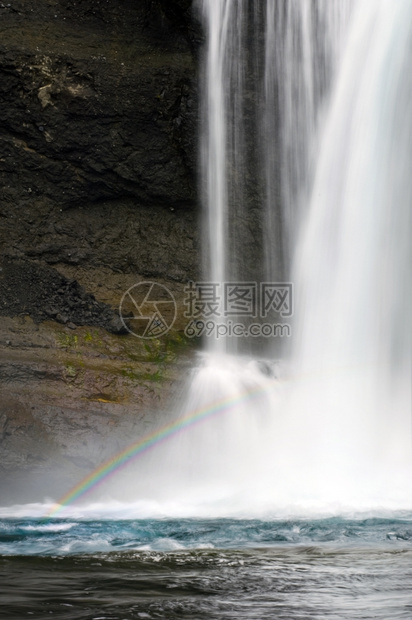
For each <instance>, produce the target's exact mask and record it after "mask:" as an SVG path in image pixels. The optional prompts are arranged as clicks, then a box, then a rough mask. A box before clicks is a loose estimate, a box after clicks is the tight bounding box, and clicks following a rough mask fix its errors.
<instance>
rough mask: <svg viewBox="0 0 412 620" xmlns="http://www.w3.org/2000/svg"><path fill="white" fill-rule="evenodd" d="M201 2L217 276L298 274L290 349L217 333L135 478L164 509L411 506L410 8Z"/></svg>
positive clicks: (210, 245) (240, 511) (214, 512)
mask: <svg viewBox="0 0 412 620" xmlns="http://www.w3.org/2000/svg"><path fill="white" fill-rule="evenodd" d="M200 8H201V16H202V19H203V23H204V24H205V31H206V39H207V42H206V46H205V54H204V65H203V100H204V104H203V111H202V114H203V119H202V121H203V122H202V170H203V181H202V184H201V188H202V193H203V200H204V211H205V214H206V217H205V222H204V229H205V255H206V258H205V278H206V282H207V283H209V284H210V283H213V282H214V283H215V284H216V286H217V285H218V284H221V283H224V282H233V280H238V281H244V282H249V283H250V282H252V283H253V280H254V279H255V280H256V281H257V282H262V281H263V282H264V283H265V282H267V280H268V279H269V280H270V281H271V282H275V283H276V282H279V280H278V279H279V278H281V277H286V276H288V277H291V279H292V280H293V284H294V287H295V306H294V311H295V317H294V322H293V324H292V327H293V334H292V343H291V346H290V347H286V348H284V351H287V352H288V355H287V356H285V358H284V359H282V360H280V361H279V360H278V359H277V357H278V353H279V348H276V346H275V344H273V339H272V340H271V339H270V338H268V341H269V346H267V345H266V346H265V347H264V346H263V343H262V339H261V340H256V341H255V342H256V343H257V344H258V345H259V347H260V346H261V345H262V347H261V348H260V349H259V347H257V346H255V349H254V351H253V354H252V353H251V348H249V351H248V353H247V354H245V351H244V350H243V351H242V348H241V346H239V345H238V344H237V343H234V342H233V341H231V340H230V338H222V339H220V340H218V339H213V338H211V339H209V346H207V347H205V348H206V354H204V355H203V357H202V360H201V362H200V363H199V366H198V367H197V368H196V369H194V371H193V376H192V378H191V382H190V386H189V389H188V393H187V394H186V395H185V397H184V399H183V404H182V403H180V404H179V414H178V417H179V416H180V419H181V420H182V426H183V425H184V426H185V428H186V431H185V432H184V433H183V432H182V433H180V434H179V436H178V437H176V438H175V440H174V441H173V442H170V444H168V445H165V446H162V447H158V448H157V450H156V453H155V454H153V455H152V456H151V457H150V456H147V457H144V460H143V461H142V463H143V464H141V465H142V467H144V474H143V475H141V476H139V477H138V478H137V477H136V476H135V474H134V473H133V474H132V476H133V480H131V483H133V485H134V487H135V488H136V491H137V493H138V496H139V497H140V498H143V499H144V498H147V499H145V501H146V504H145V506H146V508H145V509H144V510H146V513H148V514H156V515H158V514H161V515H172V516H219V517H221V516H233V515H235V516H247V517H250V516H262V515H263V516H276V517H277V516H281V515H289V516H290V515H292V514H294V515H296V514H298V515H299V514H308V513H311V514H314V513H315V514H320V513H323V514H324V513H325V512H326V513H328V514H330V513H335V514H336V513H338V512H344V511H369V510H374V511H379V512H380V513H381V512H382V510H385V509H411V507H412V485H411V482H412V433H411V386H410V380H411V324H410V316H411V283H410V277H409V274H410V265H411V251H410V247H411V241H410V239H411V237H410V233H411V226H410V224H411V221H410V218H411V215H410V205H411V197H412V191H411V185H412V175H411V174H410V171H411V163H412V162H411V151H412V117H411V115H410V110H409V106H410V101H411V100H412V79H411V73H410V71H409V66H408V65H409V59H410V52H411V45H412V43H411V42H412V36H411V35H412V19H411V17H412V5H411V2H410V0H397V1H396V3H394V2H393V1H392V0H374V1H373V2H371V1H370V0H357V1H356V3H353V6H352V3H351V2H349V1H346V0H312V1H309V0H296V1H295V0H267V1H266V0H259V1H255V2H251V1H250V2H249V1H247V0H243V1H242V0H202V1H201V3H200ZM281 239H282V240H283V245H280V240H281ZM292 257H293V258H292ZM261 303H262V305H264V304H263V301H262V300H261ZM239 307H240V306H239ZM257 310H259V311H262V307H260V308H259V307H258V308H257ZM219 320H222V321H223V322H225V321H226V327H227V326H228V325H229V320H230V319H229V318H228V317H222V318H221V319H219ZM254 320H256V321H257V320H258V319H257V318H256V317H254ZM262 320H267V319H266V317H263V319H262ZM238 340H240V339H238ZM243 340H247V338H244V339H243ZM222 403H226V404H225V405H224V406H222ZM199 412H200V413H199ZM199 416H200V417H199ZM199 419H200V420H201V423H199ZM194 420H196V424H194V423H192V422H193V421H194ZM136 479H137V481H136ZM126 493H127V491H126ZM143 499H142V501H143ZM144 510H143V514H146V513H145V512H144Z"/></svg>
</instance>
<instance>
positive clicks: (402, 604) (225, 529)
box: [0, 513, 412, 620]
mask: <svg viewBox="0 0 412 620" xmlns="http://www.w3.org/2000/svg"><path fill="white" fill-rule="evenodd" d="M0 552H1V554H2V556H1V559H0V593H1V599H2V608H1V610H0V615H1V617H3V618H18V619H22V618H29V617H34V618H42V619H43V618H50V617H59V618H67V619H70V620H80V619H84V620H86V619H87V620H92V619H94V620H134V619H138V618H147V619H149V618H153V619H155V618H162V619H186V618H188V619H189V618H190V619H192V620H200V619H205V620H206V619H208V620H214V619H222V620H223V619H224V620H234V619H245V620H252V619H254V618H256V619H259V620H262V619H265V618H267V619H275V618H276V619H277V618H279V619H309V618H313V619H315V618H316V619H317V620H323V619H331V620H332V619H333V620H338V619H342V620H343V619H347V620H356V619H359V620H360V619H362V620H372V619H375V618H376V619H378V618H379V619H382V620H400V619H405V620H406V619H408V620H409V619H410V618H411V617H412V514H411V513H409V514H407V513H398V514H391V515H390V514H387V515H386V516H385V517H379V518H377V517H373V516H372V515H352V516H350V515H347V516H346V517H345V518H341V517H330V518H321V519H311V520H307V519H303V518H294V519H285V520H269V521H261V520H241V519H219V520H213V519H183V520H175V519H172V520H168V519H164V520H118V519H116V520H84V519H83V520H82V519H81V518H77V519H76V518H66V519H56V520H53V521H45V520H42V519H38V518H28V517H26V518H22V517H20V518H3V519H1V521H0Z"/></svg>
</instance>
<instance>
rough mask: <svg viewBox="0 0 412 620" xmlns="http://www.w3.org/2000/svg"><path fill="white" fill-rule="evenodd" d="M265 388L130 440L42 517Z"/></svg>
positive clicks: (55, 511)
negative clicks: (130, 442)
mask: <svg viewBox="0 0 412 620" xmlns="http://www.w3.org/2000/svg"><path fill="white" fill-rule="evenodd" d="M266 389H267V388H262V387H259V388H256V389H254V390H251V391H248V392H245V393H244V394H241V395H237V396H230V397H226V398H223V399H221V400H219V401H216V402H214V403H213V404H211V405H210V404H209V405H208V406H207V407H202V408H201V409H197V410H196V411H194V412H191V413H189V414H188V415H186V416H185V417H183V418H180V419H178V420H175V421H173V422H171V423H170V424H167V425H166V426H163V427H162V428H160V429H158V430H156V431H155V432H153V433H151V434H149V435H146V436H145V437H143V439H139V440H138V441H136V442H134V443H132V444H131V445H129V446H128V447H127V448H124V449H123V450H122V451H121V452H119V453H118V454H116V455H115V456H113V457H112V458H110V459H108V460H107V461H105V462H104V463H103V464H102V465H99V467H97V468H96V469H95V470H94V471H92V472H91V473H90V474H89V475H88V476H86V477H85V478H83V480H82V481H81V482H79V483H78V484H77V485H76V486H74V487H73V488H72V489H70V491H68V493H66V494H65V495H63V496H62V497H61V498H60V499H59V500H58V501H57V502H56V503H55V504H54V505H53V506H52V508H51V509H50V510H49V511H48V513H47V515H46V516H45V517H44V518H45V519H49V518H51V517H55V516H56V515H58V514H59V513H60V512H61V511H62V510H64V508H65V507H66V506H68V505H69V504H71V503H72V502H74V501H76V500H77V499H79V497H82V496H83V495H85V494H86V493H88V492H90V491H92V490H93V489H95V488H96V487H97V486H98V485H99V484H101V483H102V482H103V481H106V480H107V479H108V478H109V477H110V476H112V475H113V474H115V473H117V472H118V471H119V470H120V469H121V468H123V467H125V466H126V465H127V464H128V463H129V462H130V461H131V460H132V459H136V458H137V457H139V456H141V455H142V454H144V453H146V452H148V451H149V450H151V449H152V448H155V447H156V446H158V445H160V444H161V443H162V442H165V441H167V440H169V439H171V438H172V437H174V436H175V435H177V433H180V432H182V431H184V430H186V429H187V428H189V427H192V426H194V425H195V424H199V423H201V422H203V421H204V420H207V419H210V418H211V417H212V416H214V415H217V414H219V413H224V412H226V411H228V410H230V409H233V408H234V407H236V406H237V405H239V404H240V403H242V402H247V401H249V400H253V399H254V398H256V396H259V395H260V394H262V393H263V392H264V391H265V390H266Z"/></svg>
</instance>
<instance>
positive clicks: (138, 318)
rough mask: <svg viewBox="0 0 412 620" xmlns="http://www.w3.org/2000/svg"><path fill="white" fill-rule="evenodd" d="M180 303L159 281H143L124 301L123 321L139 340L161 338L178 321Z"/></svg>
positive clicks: (124, 297) (121, 304)
mask: <svg viewBox="0 0 412 620" xmlns="http://www.w3.org/2000/svg"><path fill="white" fill-rule="evenodd" d="M176 312H177V308H176V302H175V298H174V297H173V295H172V293H171V292H170V291H169V289H168V288H166V287H165V286H163V284H158V283H157V282H139V283H138V284H135V285H134V286H131V287H130V288H129V289H128V290H127V291H126V292H125V294H124V295H123V297H122V300H121V302H120V308H119V313H120V318H121V320H122V323H123V325H124V326H125V328H126V329H127V331H128V332H130V333H131V334H133V335H134V336H137V337H138V338H146V339H148V340H149V339H151V338H160V336H164V335H165V334H167V332H168V331H169V329H170V328H171V327H172V326H173V323H174V322H175V320H176Z"/></svg>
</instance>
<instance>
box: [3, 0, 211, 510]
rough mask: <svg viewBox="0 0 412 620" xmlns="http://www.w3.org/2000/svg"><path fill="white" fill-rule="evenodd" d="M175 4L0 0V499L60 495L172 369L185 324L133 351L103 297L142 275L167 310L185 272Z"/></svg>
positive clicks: (191, 97) (189, 91)
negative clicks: (167, 297)
mask: <svg viewBox="0 0 412 620" xmlns="http://www.w3.org/2000/svg"><path fill="white" fill-rule="evenodd" d="M190 5H191V0H115V1H114V0H35V1H34V2H33V1H32V0H10V2H4V3H0V315H1V321H0V393H1V398H0V473H1V476H0V479H1V480H0V498H1V500H2V501H15V500H16V499H19V500H23V499H24V500H27V498H29V497H30V493H32V496H33V498H36V497H39V496H42V494H44V493H51V494H55V495H56V496H58V495H59V494H60V492H61V488H62V485H63V486H67V487H70V486H71V484H72V483H73V480H75V479H77V478H79V476H80V477H82V476H83V475H84V474H85V473H87V471H90V469H92V468H93V467H94V466H95V465H96V464H97V463H98V462H100V460H101V459H104V458H107V456H109V455H111V454H113V453H114V452H116V451H118V449H119V446H121V445H124V444H127V443H128V442H130V439H131V438H135V437H136V436H138V435H139V433H141V432H143V431H144V429H145V428H146V427H148V428H149V427H150V425H153V424H155V422H156V415H157V414H156V411H157V412H159V411H162V410H163V407H164V408H165V409H166V410H167V408H168V406H169V405H168V403H169V399H170V393H171V392H173V389H174V388H173V386H174V385H177V384H179V381H180V375H185V374H186V373H187V367H186V366H185V364H186V362H184V361H182V359H183V358H182V355H183V357H184V356H185V355H186V352H187V347H186V346H184V347H183V349H184V351H183V353H182V354H181V355H180V354H179V356H177V349H176V347H177V345H179V346H180V344H179V343H182V342H183V344H184V340H183V339H182V338H181V336H179V335H176V332H178V331H181V330H182V329H183V327H184V325H183V324H180V325H177V327H176V328H175V332H174V335H173V334H172V335H171V336H170V338H171V340H170V339H169V340H168V339H163V340H162V341H161V342H160V341H157V340H155V341H150V342H149V343H148V344H146V343H145V341H142V340H139V339H136V338H135V337H134V336H131V335H116V334H119V333H122V331H123V330H122V326H121V325H120V324H119V317H118V316H117V314H116V310H113V308H118V307H119V302H120V299H121V298H122V295H123V293H124V292H125V291H126V290H127V289H128V288H129V287H130V286H133V285H134V284H135V283H136V282H137V281H139V280H140V279H142V278H143V279H151V278H153V279H158V280H161V281H163V282H165V283H166V284H167V286H168V287H169V288H170V289H171V290H172V291H173V293H174V295H175V298H176V300H177V301H178V303H179V299H181V298H182V296H183V284H182V283H185V282H187V280H188V279H189V278H196V276H197V274H198V265H199V244H198V231H197V223H198V213H197V210H196V197H195V196H196V189H195V185H196V179H195V176H196V174H195V168H196V158H197V146H196V134H197V100H196V85H197V76H196V62H195V58H194V53H195V50H196V49H197V39H198V36H199V35H198V33H197V32H196V27H195V22H194V21H193V20H192V19H191V11H190ZM47 320H48V322H47ZM45 321H46V322H45ZM79 326H83V327H79ZM91 326H94V327H93V328H91ZM106 330H109V331H110V332H112V334H110V333H108V332H107V331H106ZM176 343H177V344H176ZM182 346H183V345H182ZM175 353H176V354H175ZM136 424H138V426H139V428H137V427H136ZM142 429H143V431H142ZM13 472H14V473H13ZM19 472H20V473H19ZM29 472H31V473H32V475H33V479H31V480H30V483H29V482H28V477H27V476H28V475H29ZM15 475H16V476H17V478H16V477H15ZM19 476H20V478H19ZM53 481H54V482H53ZM53 485H54V486H53ZM22 489H23V491H24V492H23V493H22V495H20V491H21V490H22ZM30 489H31V490H30ZM16 494H17V495H16ZM39 494H40V495H39Z"/></svg>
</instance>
